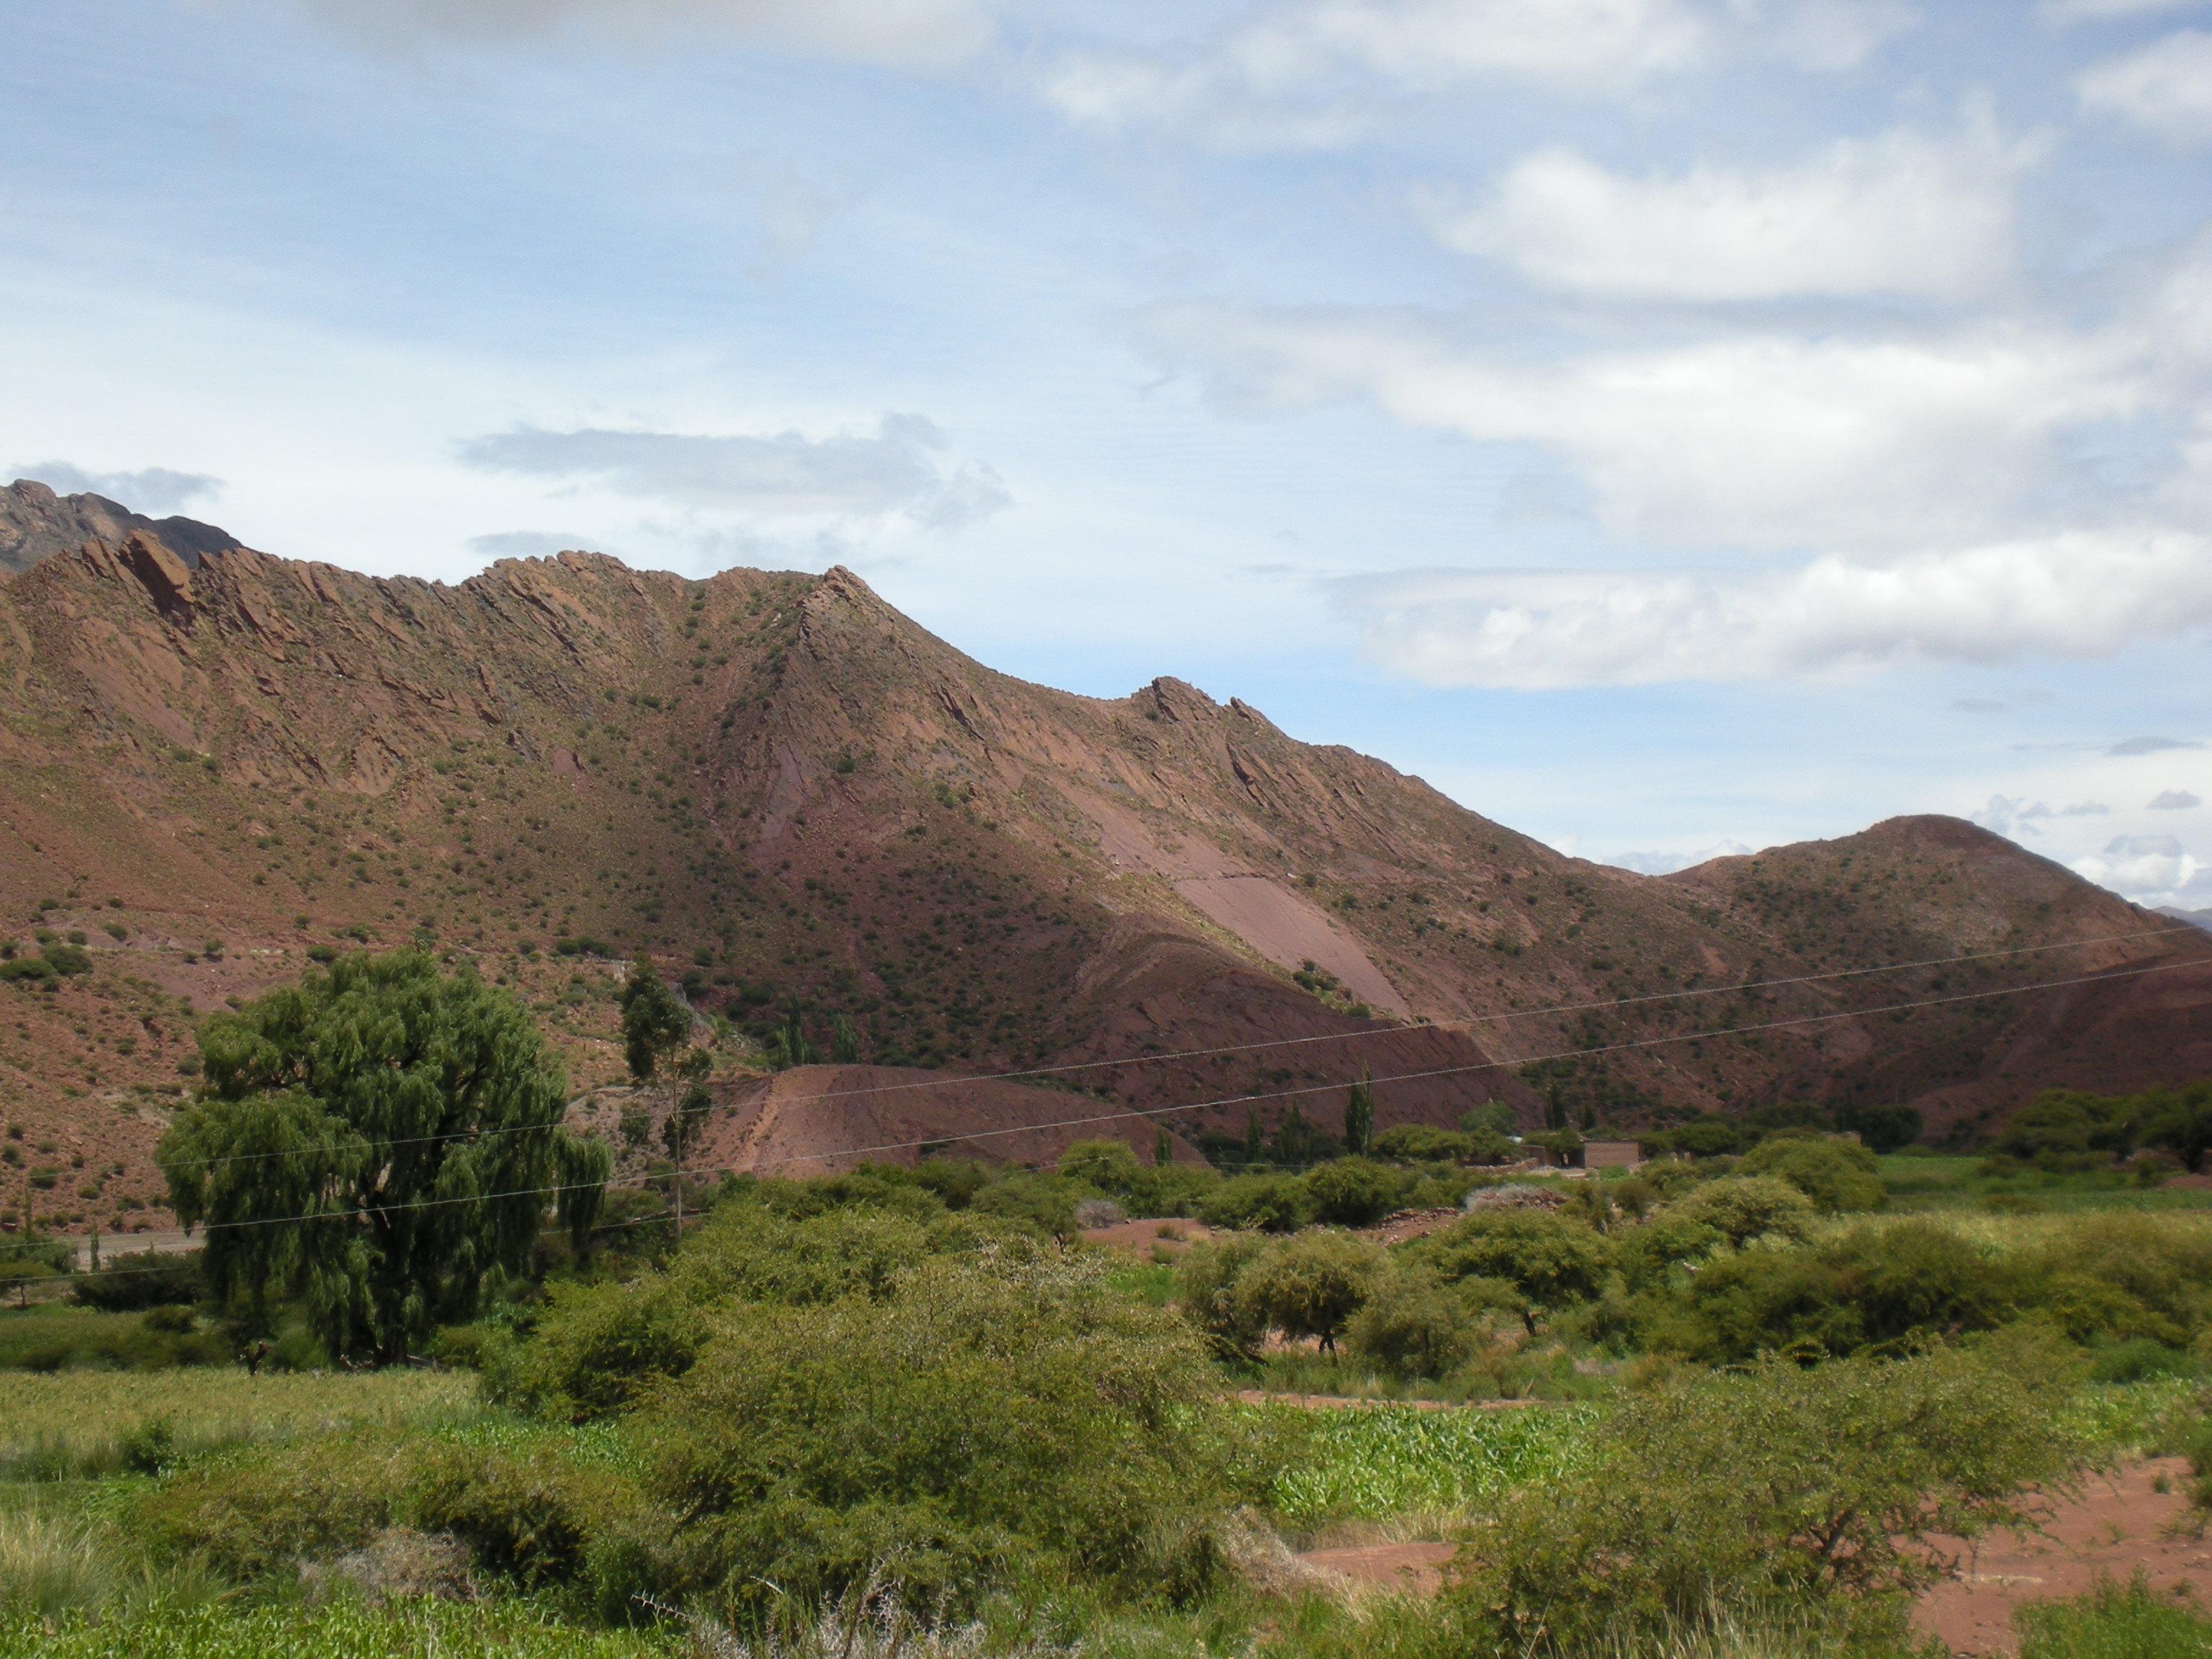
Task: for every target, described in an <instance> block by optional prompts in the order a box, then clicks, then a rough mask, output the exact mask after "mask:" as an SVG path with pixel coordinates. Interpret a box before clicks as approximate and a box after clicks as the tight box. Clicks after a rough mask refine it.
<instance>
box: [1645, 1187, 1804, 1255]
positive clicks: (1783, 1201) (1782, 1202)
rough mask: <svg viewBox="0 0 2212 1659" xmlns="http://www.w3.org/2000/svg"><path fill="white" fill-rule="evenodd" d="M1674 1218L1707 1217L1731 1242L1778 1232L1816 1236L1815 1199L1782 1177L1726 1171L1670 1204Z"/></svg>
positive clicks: (1796, 1239)
mask: <svg viewBox="0 0 2212 1659" xmlns="http://www.w3.org/2000/svg"><path fill="white" fill-rule="evenodd" d="M1667 1213H1668V1216H1669V1217H1672V1218H1678V1219H1680V1220H1683V1221H1689V1222H1702V1223H1704V1224H1705V1225H1707V1226H1709V1227H1711V1228H1712V1229H1713V1230H1714V1231H1716V1232H1717V1233H1719V1234H1720V1236H1721V1237H1723V1239H1725V1240H1726V1241H1727V1242H1728V1243H1729V1244H1730V1245H1732V1246H1737V1247H1741V1246H1742V1245H1743V1244H1745V1243H1748V1242H1749V1241H1750V1240H1752V1239H1754V1238H1764V1237H1775V1238H1782V1239H1787V1240H1788V1241H1789V1242H1790V1243H1793V1244H1795V1243H1803V1242H1804V1240H1805V1239H1807V1238H1808V1237H1810V1236H1811V1235H1812V1231H1813V1224H1814V1219H1815V1217H1814V1210H1813V1200H1811V1199H1809V1198H1808V1197H1807V1196H1806V1195H1805V1194H1804V1193H1803V1192H1802V1191H1801V1190H1799V1189H1798V1188H1796V1187H1795V1186H1793V1185H1791V1184H1790V1182H1787V1181H1784V1180H1783V1179H1781V1178H1780V1177H1779V1176H1759V1175H1750V1176H1722V1177H1721V1179H1719V1180H1718V1181H1709V1182H1705V1183H1704V1184H1703V1185H1702V1186H1699V1187H1696V1188H1692V1189H1691V1191H1690V1192H1689V1194H1687V1195H1686V1197H1683V1198H1681V1199H1680V1200H1676V1201H1675V1202H1674V1203H1673V1204H1671V1205H1669V1206H1668V1207H1667Z"/></svg>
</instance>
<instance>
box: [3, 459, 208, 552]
mask: <svg viewBox="0 0 2212 1659" xmlns="http://www.w3.org/2000/svg"><path fill="white" fill-rule="evenodd" d="M134 533H137V534H141V535H144V536H147V537H149V538H152V539H153V540H154V541H155V542H156V543H158V544H160V545H161V548H162V549H163V550H165V551H166V552H167V554H168V555H169V556H172V557H173V558H175V559H176V560H177V561H178V562H180V563H181V564H182V565H183V566H184V567H185V568H186V569H188V570H190V569H195V568H197V567H198V565H199V562H200V561H201V559H203V558H204V557H205V556H207V555H209V554H210V553H219V552H222V551H223V550H226V549H228V548H233V547H236V546H237V545H239V542H238V538H236V537H234V536H233V535H232V534H231V533H230V532H228V531H227V530H222V529H218V528H217V527H216V526H214V525H211V524H203V523H201V522H200V521H199V520H197V519H187V518H184V517H181V516H172V517H169V518H166V519H149V518H147V517H145V516H144V515H143V513H134V512H132V511H131V509H130V508H129V507H125V506H124V505H123V504H122V503H121V502H119V501H110V500H108V499H107V497H106V496H105V495H92V494H90V493H87V494H84V495H58V494H57V493H56V492H55V491H54V490H53V489H52V488H50V487H49V486H48V485H46V484H43V483H40V482H39V481H38V480H37V479H35V478H18V479H16V480H15V483H11V484H9V485H8V486H7V487H6V488H5V489H0V571H9V572H16V573H21V572H22V571H25V570H28V569H29V568H31V567H32V566H33V565H34V564H37V563H39V562H40V561H41V560H44V559H48V558H51V557H52V556H53V555H55V554H57V553H74V552H76V550H77V549H79V548H80V547H82V546H83V545H84V544H86V543H87V542H91V541H100V542H106V543H108V544H111V545H113V546H118V547H119V546H121V545H122V544H124V543H125V541H127V540H128V539H129V538H130V537H131V535H132V534H134Z"/></svg>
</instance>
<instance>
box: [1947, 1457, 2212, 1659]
mask: <svg viewBox="0 0 2212 1659" xmlns="http://www.w3.org/2000/svg"><path fill="white" fill-rule="evenodd" d="M2188 1474H2189V1466H2188V1464H2187V1463H2186V1462H2184V1461H2183V1460H2182V1459H2180V1458H2178V1457H2160V1458H2153V1459H2151V1460H2149V1461H2148V1462H2142V1463H2131V1464H2129V1465H2127V1466H2126V1467H2125V1468H2122V1469H2120V1470H2119V1471H2118V1473H2117V1474H2112V1475H2111V1476H2101V1477H2098V1478H2096V1479H2094V1480H2091V1481H2090V1482H2089V1484H2088V1485H2087V1486H2086V1487H2084V1488H2083V1490H2082V1492H2081V1496H2080V1497H2079V1498H2074V1499H2070V1500H2069V1501H2067V1502H2065V1503H2063V1504H2059V1505H2057V1509H2056V1510H2055V1512H2054V1513H2053V1515H2052V1516H2051V1522H2050V1526H2049V1528H2048V1531H2047V1532H2046V1533H2045V1534H2043V1535H2041V1536H2035V1535H2030V1536H2026V1537H2023V1536H2021V1535H2020V1534H2015V1533H2008V1532H2007V1533H1996V1534H1992V1535H1991V1536H1990V1537H1988V1538H1985V1539H1984V1540H1983V1541H1982V1542H1981V1546H1980V1547H1979V1548H1978V1549H1975V1548H1973V1547H1972V1546H1969V1545H1966V1544H1964V1543H1958V1542H1954V1545H1953V1547H1954V1548H1956V1549H1957V1550H1958V1551H1959V1552H1960V1555H1961V1559H1960V1575H1961V1576H1960V1577H1959V1578H1957V1579H1955V1580H1954V1581H1952V1582H1950V1583H1943V1584H1938V1585H1937V1586H1936V1588H1935V1589H1931V1590H1930V1591H1929V1592H1928V1594H1927V1595H1924V1596H1923V1597H1922V1598H1921V1600H1920V1605H1919V1607H1918V1608H1917V1610H1916V1611H1915V1613H1914V1614H1913V1626H1914V1628H1915V1629H1916V1630H1917V1631H1918V1632H1919V1633H1920V1634H1921V1635H1923V1636H1932V1637H1935V1638H1937V1639H1939V1640H1940V1641H1942V1643H1944V1644H1945V1645H1947V1646H1948V1647H1949V1648H1950V1649H1951V1650H1953V1651H1954V1652H1955V1653H1958V1654H1960V1655H1983V1654H2009V1653H2015V1652H2017V1651H2018V1650H2019V1646H2020V1643H2019V1638H2018V1635H2017V1632H2015V1630H2014V1628H2013V1623H2012V1614H2013V1609H2014V1608H2015V1607H2021V1606H2024V1605H2025V1604H2027V1603H2028V1602H2031V1601H2062V1600H2063V1599H2065V1598H2066V1597H2068V1596H2073V1595H2081V1593H2082V1592H2083V1591H2085V1590H2087V1589H2089V1588H2090V1587H2091V1586H2092V1585H2093V1584H2094V1583H2096V1581H2097V1580H2098V1579H2099V1578H2100V1577H2109V1578H2113V1579H2117V1580H2119V1581H2120V1582H2122V1583H2124V1582H2126V1581H2127V1580H2128V1579H2129V1578H2130V1577H2134V1575H2135V1574H2136V1573H2137V1572H2141V1573H2142V1575H2143V1576H2144V1577H2145V1578H2146V1579H2147V1580H2148V1583H2149V1584H2150V1586H2151V1589H2153V1590H2154V1591H2155V1592H2157V1593H2158V1594H2159V1595H2170V1596H2175V1597H2176V1598H2177V1599H2179V1598H2180V1597H2193V1598H2195V1599H2196V1600H2197V1601H2199V1602H2200V1603H2212V1540H2208V1539H2205V1538H2202V1537H2191V1536H2188V1535H2187V1534H2186V1533H2185V1532H2170V1531H2169V1530H2168V1528H2175V1527H2176V1526H2177V1524H2178V1523H2185V1522H2187V1520H2188V1518H2189V1504H2188V1500H2187V1499H2186V1498H2184V1497H2183V1496H2182V1491H2183V1487H2184V1485H2185V1482H2186V1480H2187V1479H2188ZM2160 1480H2164V1481H2165V1483H2166V1486H2167V1487H2168V1488H2169V1490H2167V1491H2165V1492H2160V1491H2159V1490H2158V1484H2159V1482H2160Z"/></svg>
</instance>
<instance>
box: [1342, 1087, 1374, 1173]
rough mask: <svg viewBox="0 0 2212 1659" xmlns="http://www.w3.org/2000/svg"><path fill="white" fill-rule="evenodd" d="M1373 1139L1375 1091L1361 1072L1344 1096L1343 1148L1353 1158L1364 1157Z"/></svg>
mask: <svg viewBox="0 0 2212 1659" xmlns="http://www.w3.org/2000/svg"><path fill="white" fill-rule="evenodd" d="M1374 1140H1375V1091H1374V1090H1373V1088H1372V1087H1370V1085H1369V1084H1368V1081H1367V1074H1366V1073H1364V1072H1362V1073H1360V1074H1359V1081H1358V1082H1357V1083H1355V1084H1353V1085H1352V1089H1351V1091H1350V1092H1349V1093H1347V1094H1346V1096H1345V1097H1344V1150H1345V1151H1346V1152H1349V1153H1351V1154H1352V1157H1354V1158H1364V1157H1366V1156H1367V1151H1368V1148H1369V1147H1370V1146H1372V1145H1373V1144H1374Z"/></svg>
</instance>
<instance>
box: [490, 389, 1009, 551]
mask: <svg viewBox="0 0 2212 1659" xmlns="http://www.w3.org/2000/svg"><path fill="white" fill-rule="evenodd" d="M944 444H945V435H944V434H943V433H941V432H939V430H938V428H937V427H936V426H935V425H934V424H933V423H932V422H930V421H928V420H927V419H925V418H924V417H922V416H919V415H887V416H884V419H883V422H882V424H881V425H880V427H879V428H878V430H877V432H876V434H875V435H873V436H872V437H857V436H854V435H849V434H839V435H833V436H830V437H826V438H809V437H807V436H805V435H803V434H801V433H797V432H782V433H777V434H775V435H770V436H766V437H761V436H752V435H706V434H698V433H687V432H635V431H613V430H608V429H606V428H584V429H582V430H579V431H573V432H549V431H546V430H544V429H543V428H538V427H530V426H519V427H516V428H513V430H511V431H507V432H497V433H491V434H488V435H484V436H483V437H477V438H471V439H467V440H465V441H463V442H462V443H461V444H460V445H459V446H458V453H459V459H461V461H462V462H463V463H464V464H465V465H469V466H472V467H477V468H480V469H482V470H483V471H492V472H519V473H525V474H530V475H533V476H536V477H551V478H567V479H575V480H589V481H592V482H594V483H599V484H600V485H601V486H603V487H604V488H605V489H610V490H612V491H614V492H615V493H616V494H617V495H634V496H643V497H647V498H648V499H652V500H655V501H664V502H666V503H669V504H671V505H672V506H677V507H703V508H709V509H713V508H738V509H742V510H745V511H748V512H750V513H759V514H766V515H769V516H775V517H793V516H797V517H808V516H819V515H823V514H828V515H832V516H836V517H843V518H874V517H879V516H881V515H883V514H885V513H907V514H908V515H909V516H911V517H912V518H914V519H915V520H916V521H917V522H920V523H922V524H927V525H929V526H933V527H935V528H938V529H956V528H957V527H959V526H963V525H966V524H970V523H973V522H975V520H979V519H982V518H987V517H988V516H989V515H990V514H992V513H995V512H997V511H999V510H1000V508H1001V507H1006V505H1008V503H1009V501H1011V499H1012V498H1011V497H1010V496H1009V495H1007V493H1006V486H1005V485H1004V484H1003V483H1001V482H1000V479H999V476H998V474H997V473H995V472H994V471H992V470H991V469H990V468H989V467H987V466H984V465H980V464H975V463H970V464H969V465H965V466H963V467H961V468H959V469H958V470H957V471H954V472H952V473H951V474H950V475H949V476H948V475H947V474H946V473H945V472H944V471H942V470H941V469H940V467H939V465H938V463H937V460H936V459H935V452H936V451H938V450H939V449H942V448H943V447H944Z"/></svg>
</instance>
